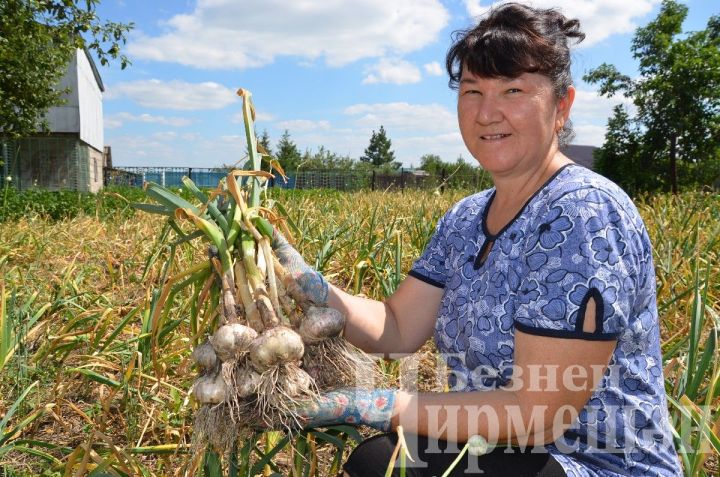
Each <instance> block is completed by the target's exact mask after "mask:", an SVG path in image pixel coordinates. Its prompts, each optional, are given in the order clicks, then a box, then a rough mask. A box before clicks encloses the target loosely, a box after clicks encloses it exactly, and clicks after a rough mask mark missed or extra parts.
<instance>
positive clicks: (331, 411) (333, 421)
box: [297, 388, 396, 432]
mask: <svg viewBox="0 0 720 477" xmlns="http://www.w3.org/2000/svg"><path fill="white" fill-rule="evenodd" d="M395 393H396V390H394V389H373V390H368V389H362V388H344V389H338V390H335V391H330V392H327V393H324V394H321V395H320V398H319V399H318V400H316V401H313V402H311V403H308V404H304V405H303V406H301V407H300V408H299V409H298V411H297V414H298V420H299V421H300V424H301V425H302V426H303V427H304V428H315V427H327V426H333V425H337V424H351V425H354V426H359V425H364V426H369V427H372V428H374V429H377V430H379V431H384V432H387V431H389V430H390V428H391V417H392V414H393V408H394V405H395Z"/></svg>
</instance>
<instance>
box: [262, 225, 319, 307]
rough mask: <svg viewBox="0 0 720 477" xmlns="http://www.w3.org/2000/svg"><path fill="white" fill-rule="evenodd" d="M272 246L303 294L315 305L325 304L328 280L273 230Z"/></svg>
mask: <svg viewBox="0 0 720 477" xmlns="http://www.w3.org/2000/svg"><path fill="white" fill-rule="evenodd" d="M272 247H273V249H274V250H275V255H276V256H277V258H278V260H279V261H280V263H281V264H282V266H283V267H285V269H286V270H287V271H288V272H289V273H290V275H292V277H293V278H294V279H295V281H296V282H297V284H298V285H299V286H300V288H301V289H302V291H303V292H304V293H305V295H306V296H307V297H308V298H309V299H310V300H311V301H312V302H314V303H315V304H316V305H327V301H328V282H327V280H325V277H323V276H322V274H321V273H320V272H318V271H317V270H315V269H314V268H312V267H311V266H310V265H308V264H307V263H305V260H303V258H302V255H300V253H299V252H298V251H297V250H295V248H294V247H293V246H292V245H290V243H289V242H288V241H287V239H286V238H285V237H284V236H283V235H282V234H281V233H280V232H278V231H277V229H276V230H275V232H274V234H273V241H272Z"/></svg>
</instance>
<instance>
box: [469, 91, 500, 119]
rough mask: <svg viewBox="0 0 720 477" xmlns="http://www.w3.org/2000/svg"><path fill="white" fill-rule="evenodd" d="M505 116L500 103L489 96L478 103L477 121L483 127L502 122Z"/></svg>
mask: <svg viewBox="0 0 720 477" xmlns="http://www.w3.org/2000/svg"><path fill="white" fill-rule="evenodd" d="M502 118H503V114H502V111H501V110H500V107H499V104H498V102H497V101H496V100H495V99H494V98H492V97H489V96H484V97H482V98H480V100H479V101H478V103H477V111H476V113H475V121H477V122H478V124H481V125H487V124H494V123H498V122H500V121H502Z"/></svg>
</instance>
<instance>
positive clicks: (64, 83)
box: [47, 50, 85, 134]
mask: <svg viewBox="0 0 720 477" xmlns="http://www.w3.org/2000/svg"><path fill="white" fill-rule="evenodd" d="M78 52H79V54H80V55H82V56H83V57H85V53H84V52H83V51H82V50H77V51H76V52H75V54H74V55H73V57H72V60H70V64H69V65H68V69H67V72H66V73H65V75H64V76H63V77H62V79H60V84H59V87H60V88H61V89H68V90H69V92H68V93H66V94H64V95H63V99H64V100H65V104H63V105H61V106H54V107H52V108H50V110H49V111H48V113H47V120H48V124H49V126H50V131H51V132H58V133H75V134H78V133H80V108H79V100H78V98H79V96H78V94H79V92H78V88H77V87H76V86H75V85H77V83H78V67H77V64H78Z"/></svg>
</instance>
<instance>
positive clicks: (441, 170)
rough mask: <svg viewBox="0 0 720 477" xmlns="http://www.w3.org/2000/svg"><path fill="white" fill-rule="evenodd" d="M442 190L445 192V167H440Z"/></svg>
mask: <svg viewBox="0 0 720 477" xmlns="http://www.w3.org/2000/svg"><path fill="white" fill-rule="evenodd" d="M440 192H441V193H445V168H444V167H443V168H442V169H440Z"/></svg>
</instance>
